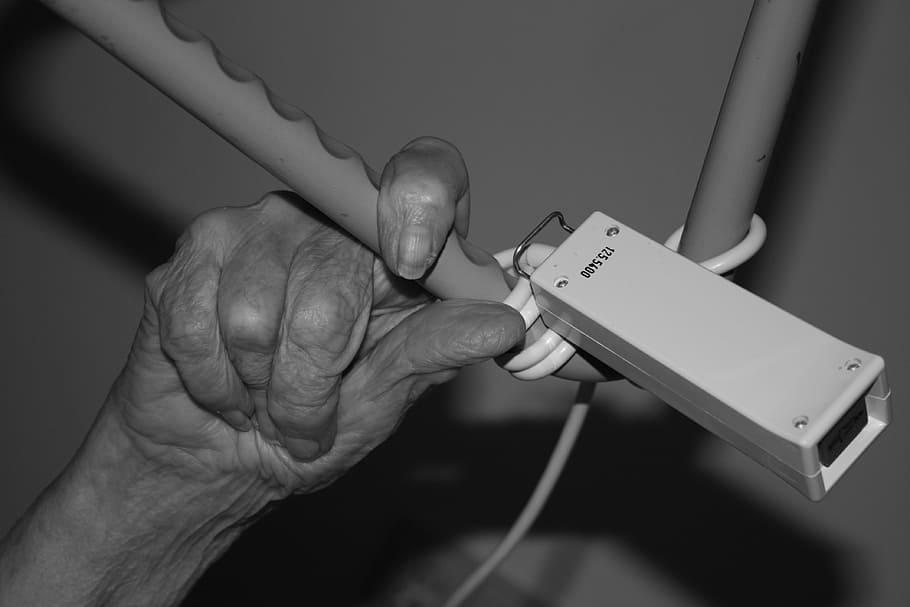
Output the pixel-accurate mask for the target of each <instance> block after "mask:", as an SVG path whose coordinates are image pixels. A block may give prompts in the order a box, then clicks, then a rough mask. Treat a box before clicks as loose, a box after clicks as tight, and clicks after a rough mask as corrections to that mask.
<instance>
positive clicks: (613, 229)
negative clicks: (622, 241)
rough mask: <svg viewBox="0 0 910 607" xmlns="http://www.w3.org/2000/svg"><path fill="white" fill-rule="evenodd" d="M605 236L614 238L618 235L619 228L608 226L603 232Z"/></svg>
mask: <svg viewBox="0 0 910 607" xmlns="http://www.w3.org/2000/svg"><path fill="white" fill-rule="evenodd" d="M604 233H605V234H606V235H607V236H616V235H617V234H619V228H618V227H617V226H610V227H609V228H607V229H606V231H605V232H604Z"/></svg>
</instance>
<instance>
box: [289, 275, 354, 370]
mask: <svg viewBox="0 0 910 607" xmlns="http://www.w3.org/2000/svg"><path fill="white" fill-rule="evenodd" d="M353 299H354V298H353V297H352V296H351V294H350V293H348V292H347V290H346V289H338V290H333V289H313V290H312V291H311V292H308V293H305V294H301V296H300V297H298V299H297V301H296V302H295V305H294V309H293V310H292V311H291V314H290V318H289V320H288V328H287V337H288V341H289V342H290V343H291V345H293V346H295V347H296V348H298V349H300V350H304V351H307V352H310V353H319V352H323V353H325V354H328V355H330V356H338V355H340V354H341V353H342V352H343V351H344V349H345V347H346V346H347V343H348V339H349V336H350V332H351V327H352V326H353V325H354V324H355V323H356V321H357V317H358V315H359V310H358V309H357V306H356V304H355V303H354V301H353Z"/></svg>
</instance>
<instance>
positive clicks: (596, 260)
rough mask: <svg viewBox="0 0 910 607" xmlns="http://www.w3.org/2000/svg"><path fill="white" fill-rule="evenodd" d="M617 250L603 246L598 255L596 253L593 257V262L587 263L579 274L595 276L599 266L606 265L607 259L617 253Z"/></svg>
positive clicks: (585, 276) (589, 276)
mask: <svg viewBox="0 0 910 607" xmlns="http://www.w3.org/2000/svg"><path fill="white" fill-rule="evenodd" d="M615 252H616V249H614V248H613V247H604V248H602V249H601V250H600V252H599V253H597V255H595V256H594V257H593V258H592V259H591V263H589V264H588V265H586V266H585V267H584V268H583V269H582V270H581V272H579V274H581V276H582V278H591V277H592V276H594V273H595V272H596V271H597V268H599V267H601V266H602V265H604V264H605V263H606V262H607V260H608V259H610V257H612V256H613V253H615Z"/></svg>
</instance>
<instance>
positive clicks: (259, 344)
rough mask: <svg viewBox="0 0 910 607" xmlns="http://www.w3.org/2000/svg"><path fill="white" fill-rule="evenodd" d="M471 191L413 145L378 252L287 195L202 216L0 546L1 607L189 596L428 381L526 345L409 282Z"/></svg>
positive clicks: (430, 148) (384, 185) (476, 312)
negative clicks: (99, 402)
mask: <svg viewBox="0 0 910 607" xmlns="http://www.w3.org/2000/svg"><path fill="white" fill-rule="evenodd" d="M467 192H468V187H467V173H466V171H465V168H464V162H463V161H462V159H461V156H460V154H459V153H458V152H457V150H455V148H454V147H452V146H451V145H449V144H447V143H445V142H443V141H440V140H437V139H420V140H415V141H414V142H412V143H411V144H409V145H408V146H406V147H405V148H404V149H403V150H402V151H401V152H400V153H399V154H397V155H396V156H395V157H393V158H392V160H391V161H390V162H389V163H388V164H387V165H386V168H385V171H384V172H383V175H382V180H381V188H380V193H379V200H378V204H379V207H378V211H379V212H378V222H379V225H378V226H377V228H378V230H379V236H380V248H381V251H382V259H379V258H377V257H376V256H374V255H373V254H372V253H371V252H370V251H368V250H366V249H365V248H363V247H362V246H361V245H359V244H358V243H356V242H354V241H352V240H351V238H350V237H348V236H346V235H345V234H344V233H343V232H342V231H340V230H339V229H338V228H336V227H334V226H332V225H331V224H330V223H328V222H327V221H326V220H325V219H324V218H322V217H321V216H320V215H319V214H318V213H316V212H315V211H314V210H313V209H311V208H310V207H309V206H308V205H307V204H306V203H304V202H303V201H302V200H300V199H299V198H296V197H295V196H293V195H290V194H271V195H268V196H266V197H265V198H263V199H262V200H261V201H259V202H258V203H256V204H254V205H252V206H247V207H240V208H222V209H216V210H213V211H209V212H207V213H205V214H203V215H202V216H201V217H199V218H198V219H197V220H196V221H195V222H193V224H192V225H191V226H190V228H189V229H188V230H187V231H186V233H185V234H184V235H183V237H182V238H181V239H180V241H179V242H178V244H177V247H176V251H175V253H174V255H173V257H172V258H171V259H170V260H169V261H168V262H167V263H165V264H164V265H162V266H161V267H159V268H158V269H156V270H155V271H153V272H152V273H151V274H150V275H149V277H148V280H147V288H146V301H145V310H144V313H143V316H142V321H141V323H140V326H139V330H138V332H137V334H136V338H135V341H134V343H133V347H132V350H131V352H130V354H129V358H128V360H127V363H126V366H125V368H124V370H123V372H122V373H121V374H120V376H119V377H118V378H117V380H116V382H115V383H114V386H113V388H112V389H111V392H110V394H109V396H108V398H107V401H106V402H105V404H104V406H103V407H102V409H101V412H100V413H99V415H98V417H97V419H96V420H95V424H94V426H93V427H92V430H91V431H90V433H89V435H88V436H87V437H86V439H85V441H84V442H83V444H82V446H81V448H80V450H79V452H78V453H77V454H76V456H75V457H74V458H73V459H72V460H71V461H70V463H69V464H68V465H67V467H66V468H65V469H64V471H63V472H62V473H61V474H60V476H59V477H58V478H57V479H56V480H55V481H54V483H53V484H52V485H51V486H50V487H48V488H47V489H46V490H45V492H44V493H43V494H42V495H41V496H40V497H39V498H38V499H37V500H36V501H35V503H34V504H32V506H31V507H30V509H29V511H28V512H27V513H26V514H25V515H24V516H23V517H22V519H21V520H20V521H19V522H18V523H17V525H16V526H15V527H14V528H13V529H12V530H11V531H10V533H9V534H8V535H7V536H6V537H5V538H4V539H3V541H2V542H0V605H17V606H31V605H36V606H38V605H40V606H44V605H58V606H73V607H77V606H78V607H87V606H96V605H97V606H101V605H127V604H128V605H156V606H160V605H177V604H179V602H180V600H181V598H182V597H183V596H185V594H186V592H187V591H188V589H189V588H190V587H191V586H192V584H193V582H194V581H195V580H196V579H197V578H198V577H199V576H200V575H201V574H202V572H203V571H204V570H205V568H206V567H208V566H209V564H211V563H212V562H213V561H214V560H215V559H216V558H218V555H220V554H221V553H222V552H223V551H224V550H225V549H226V548H227V547H228V546H229V545H230V544H231V543H232V542H233V541H234V540H235V539H236V538H237V537H238V536H239V535H240V534H241V533H242V531H243V529H245V528H246V527H247V526H248V525H249V524H250V523H251V522H252V521H253V520H255V519H256V518H257V516H258V515H259V514H260V513H261V512H263V511H264V509H265V508H266V506H267V505H268V504H269V503H272V502H275V501H276V500H278V499H281V498H283V497H285V496H287V495H289V494H291V493H294V492H297V493H306V492H310V491H314V490H316V489H319V488H321V487H324V486H326V485H327V484H329V483H331V482H332V481H334V480H335V479H337V478H338V477H339V476H340V475H342V474H343V473H344V472H345V471H347V470H348V469H349V468H350V467H351V466H352V465H354V464H355V463H356V462H357V461H359V460H360V459H361V458H363V457H364V456H365V455H366V454H367V453H369V451H370V450H372V449H373V448H374V447H376V445H378V444H379V443H381V442H382V441H383V440H385V439H386V438H387V437H388V436H389V435H390V434H391V433H392V432H393V431H394V429H395V427H396V426H397V425H398V424H399V422H400V420H401V417H402V415H403V414H404V413H405V411H406V410H407V408H408V407H409V406H410V405H411V404H412V403H413V402H414V401H415V400H416V399H417V398H418V397H419V396H420V395H421V394H423V393H424V392H425V391H426V390H427V389H428V388H429V387H430V386H432V385H434V384H438V383H440V382H443V381H445V380H447V379H450V378H451V377H452V376H453V375H454V374H455V373H456V371H457V369H459V368H460V367H463V366H465V365H468V364H471V363H474V362H478V361H481V360H484V359H487V358H491V357H494V356H497V355H499V354H501V353H503V352H504V351H506V350H508V349H509V348H510V347H511V346H513V345H514V344H516V343H517V342H519V341H520V340H521V338H522V337H523V334H524V325H523V322H522V320H521V317H520V316H519V315H518V313H516V312H515V311H513V310H511V309H509V308H507V307H505V306H504V305H502V304H498V303H482V302H468V301H446V302H435V303H434V302H432V301H431V300H430V298H429V297H428V296H427V295H426V294H425V293H424V292H423V291H422V290H421V289H420V288H419V287H418V286H416V285H415V284H414V283H413V282H411V281H410V280H405V278H417V277H420V276H422V275H424V274H425V272H426V271H427V269H428V268H430V267H431V266H432V263H433V261H434V260H435V258H436V256H437V255H438V253H439V249H440V248H441V247H442V246H443V243H444V242H445V240H446V236H447V234H448V233H449V231H450V230H452V229H455V230H457V231H458V232H459V233H461V234H464V232H465V230H466V229H467V220H468V194H467ZM387 268H393V269H394V271H391V270H389V269H387ZM402 277H404V278H402ZM87 355H90V353H87ZM303 520H306V519H303ZM310 524H319V523H318V521H315V522H311V523H310ZM305 548H307V549H313V548H312V547H309V546H307V547H305ZM301 587H302V588H305V584H301ZM301 598H302V600H303V598H305V597H301Z"/></svg>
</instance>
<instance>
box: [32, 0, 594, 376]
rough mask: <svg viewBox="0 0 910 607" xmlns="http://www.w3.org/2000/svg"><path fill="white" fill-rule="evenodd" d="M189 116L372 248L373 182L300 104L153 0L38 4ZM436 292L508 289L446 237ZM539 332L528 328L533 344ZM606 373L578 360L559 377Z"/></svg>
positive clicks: (453, 294) (488, 262) (432, 281)
mask: <svg viewBox="0 0 910 607" xmlns="http://www.w3.org/2000/svg"><path fill="white" fill-rule="evenodd" d="M41 1H42V2H43V3H44V4H45V5H47V6H48V7H49V8H51V9H52V10H54V11H55V12H57V13H58V14H59V15H61V16H62V17H63V18H64V19H66V20H67V21H69V22H70V23H72V24H73V25H74V26H76V27H77V28H78V29H80V30H81V31H82V32H83V33H85V34H86V35H87V36H88V37H90V38H91V39H93V40H94V41H95V42H97V43H98V44H99V45H101V46H102V47H104V48H105V49H106V50H107V51H108V52H110V53H111V54H112V55H114V56H115V57H117V58H118V59H120V60H121V61H122V62H123V63H124V64H126V65H127V66H129V67H130V68H131V69H133V71H135V72H136V73H137V74H139V75H140V76H141V77H143V78H144V79H145V80H147V81H148V82H149V83H151V84H152V85H154V86H155V87H156V88H158V89H159V90H161V91H162V92H163V93H164V94H165V95H167V96H168V97H170V98H171V99H173V100H174V101H175V102H177V103H178V104H179V105H181V106H182V107H184V108H185V109H186V110H187V111H189V112H190V113H191V114H193V115H194V116H195V117H196V118H198V119H199V120H201V121H202V122H204V123H205V124H206V125H208V126H209V127H210V128H211V129H212V130H214V131H215V132H216V133H218V134H219V135H221V136H222V137H224V138H225V139H226V140H227V141H228V142H230V143H231V144H232V145H234V146H235V147H236V148H237V149H239V150H240V151H241V152H243V153H244V154H246V155H247V156H249V157H250V158H252V159H253V160H255V161H256V162H257V163H259V164H260V165H262V166H263V167H264V168H265V169H266V170H268V171H269V172H270V173H272V174H273V175H275V176H276V177H277V178H278V179H280V180H281V181H282V182H284V183H285V184H287V185H288V186H289V187H290V188H291V189H292V190H294V191H295V192H296V193H298V194H299V195H300V196H302V197H303V198H304V199H305V200H307V202H309V203H310V204H312V205H313V206H315V207H317V208H318V209H319V210H320V211H322V212H323V213H325V215H326V216H328V217H329V218H330V219H331V220H332V221H334V222H335V223H337V224H338V225H340V226H343V227H344V228H345V229H346V230H347V231H348V232H350V233H351V234H352V235H354V236H355V237H356V238H357V239H358V240H360V241H361V242H362V243H364V244H365V245H367V246H369V247H370V248H371V249H373V251H376V252H378V251H379V243H378V229H377V224H376V214H377V212H376V202H377V196H378V192H377V178H376V173H375V171H373V170H372V169H370V168H369V167H368V166H367V165H366V163H365V162H364V161H363V158H361V156H360V155H359V154H358V153H357V152H356V151H355V150H354V149H352V148H351V147H349V146H347V145H345V144H344V143H341V142H340V141H338V140H336V139H334V138H332V137H330V136H329V135H327V134H326V133H325V132H323V131H322V130H321V129H320V128H319V127H318V126H317V125H316V123H315V122H314V121H313V119H312V118H311V117H310V116H309V115H308V114H307V113H306V112H304V111H303V110H302V109H300V108H298V107H296V106H294V105H293V104H290V103H288V102H286V101H284V100H282V99H281V98H279V97H278V96H277V95H275V94H274V93H273V92H272V91H271V90H270V89H269V88H268V87H267V86H266V85H265V83H264V82H263V81H262V80H261V79H260V78H259V77H258V76H256V75H255V74H253V73H252V72H250V71H249V70H247V69H245V68H243V67H241V66H239V65H237V64H236V63H234V62H233V61H231V60H230V59H228V58H227V57H225V56H224V55H223V54H222V53H221V52H220V51H219V50H218V49H217V48H216V47H215V45H214V44H212V42H211V41H210V40H209V39H208V38H206V37H205V36H203V35H202V34H201V33H199V32H198V31H196V30H194V29H193V28H191V27H189V26H187V25H186V24H184V23H182V22H181V21H179V20H178V19H177V18H176V17H174V16H173V15H171V14H170V13H168V12H167V11H166V10H165V9H164V8H163V7H162V6H161V4H160V2H159V1H158V0H41ZM422 283H423V285H424V286H425V287H426V288H427V289H428V290H429V291H430V292H432V293H433V294H435V295H437V296H439V297H442V298H466V299H480V300H491V301H503V300H504V299H505V298H506V297H507V296H508V295H509V291H510V289H509V287H508V285H507V284H506V281H505V277H504V274H503V272H502V270H501V269H500V267H499V264H497V263H496V261H495V260H494V259H493V257H492V256H491V255H490V254H489V253H487V252H486V251H483V250H482V249H479V248H477V247H475V246H473V245H471V244H470V243H469V242H467V241H465V240H463V239H461V238H460V237H458V236H457V235H455V233H454V230H453V231H452V234H451V235H450V236H449V239H448V241H447V243H446V246H445V248H444V249H443V251H442V253H441V254H440V256H439V257H438V259H437V261H436V264H435V266H434V268H433V271H432V272H431V273H430V274H429V275H428V276H427V277H426V278H425V279H424V280H423V281H422ZM543 330H544V328H543V327H540V326H535V327H533V328H532V330H531V331H530V333H529V339H530V340H531V341H533V340H534V339H536V337H537V336H539V335H540V334H541V333H543ZM558 375H559V376H561V377H567V378H570V379H579V380H586V381H598V380H600V379H603V378H604V375H603V373H602V372H601V371H599V370H596V369H594V368H592V367H591V365H590V364H589V363H587V362H585V361H583V360H581V359H579V358H578V357H576V358H575V359H574V360H573V361H571V362H570V363H569V364H568V365H567V366H566V367H564V368H563V369H562V370H561V371H560V372H559V373H558Z"/></svg>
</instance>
